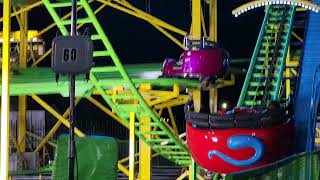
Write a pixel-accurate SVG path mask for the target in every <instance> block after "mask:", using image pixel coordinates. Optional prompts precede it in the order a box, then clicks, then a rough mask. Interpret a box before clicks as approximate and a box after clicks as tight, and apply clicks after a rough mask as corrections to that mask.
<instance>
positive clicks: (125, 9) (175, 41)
mask: <svg viewBox="0 0 320 180" xmlns="http://www.w3.org/2000/svg"><path fill="white" fill-rule="evenodd" d="M98 1H99V2H101V3H104V4H107V5H108V6H110V7H113V8H115V9H118V10H120V11H123V12H125V13H127V14H130V15H132V16H135V17H137V18H140V19H143V20H145V21H147V22H149V23H150V24H151V25H153V26H154V27H155V28H156V29H158V30H159V31H160V32H161V33H163V34H164V35H165V36H167V37H168V38H169V39H170V40H172V41H173V42H174V43H176V44H177V45H178V46H179V47H181V48H182V49H184V46H183V44H182V43H181V42H180V41H179V40H178V39H176V38H175V37H173V36H172V35H171V34H170V33H168V32H167V31H166V30H165V29H163V28H162V26H160V25H158V24H157V23H155V22H153V21H151V20H150V19H148V18H147V17H145V16H142V15H141V14H138V13H137V12H134V11H133V10H129V9H127V8H124V7H122V6H119V5H117V4H114V3H111V2H109V1H105V0H98ZM182 34H183V35H184V36H185V35H186V34H187V33H186V32H184V33H182Z"/></svg>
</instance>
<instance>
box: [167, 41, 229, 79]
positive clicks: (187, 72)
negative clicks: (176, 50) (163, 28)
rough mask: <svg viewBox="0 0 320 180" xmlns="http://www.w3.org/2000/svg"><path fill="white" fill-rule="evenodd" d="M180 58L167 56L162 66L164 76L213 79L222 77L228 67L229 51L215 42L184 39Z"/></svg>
mask: <svg viewBox="0 0 320 180" xmlns="http://www.w3.org/2000/svg"><path fill="white" fill-rule="evenodd" d="M185 47H186V50H184V52H183V54H182V55H181V56H180V59H179V60H178V61H176V60H175V59H171V58H167V59H165V61H164V63H163V66H162V75H163V76H164V77H184V78H199V79H200V80H215V79H217V78H219V77H222V76H223V75H224V74H225V72H226V70H227V68H228V64H229V62H228V58H229V53H228V52H227V51H226V50H224V49H222V48H220V47H219V46H218V44H217V43H215V42H212V41H208V40H206V39H202V40H200V41H199V40H198V41H196V40H188V39H187V40H185Z"/></svg>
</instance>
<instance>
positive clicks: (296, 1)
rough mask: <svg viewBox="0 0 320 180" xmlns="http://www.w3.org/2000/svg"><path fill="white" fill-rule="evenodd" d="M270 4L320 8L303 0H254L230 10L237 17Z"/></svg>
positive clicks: (312, 9) (316, 10) (311, 9)
mask: <svg viewBox="0 0 320 180" xmlns="http://www.w3.org/2000/svg"><path fill="white" fill-rule="evenodd" d="M272 4H283V5H292V6H300V7H303V8H306V9H309V10H310V11H313V12H316V13H318V12H319V10H320V7H319V6H318V5H316V4H314V3H312V2H310V1H305V0H255V1H252V2H249V3H247V4H244V5H242V6H240V7H238V8H236V9H234V10H233V11H232V14H233V15H234V16H235V17H238V16H239V15H240V14H242V13H244V12H247V11H249V10H251V9H255V8H257V7H261V6H267V5H272Z"/></svg>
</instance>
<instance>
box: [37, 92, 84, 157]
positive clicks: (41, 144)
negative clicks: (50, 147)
mask: <svg viewBox="0 0 320 180" xmlns="http://www.w3.org/2000/svg"><path fill="white" fill-rule="evenodd" d="M80 100H81V98H76V100H75V102H74V103H75V105H77V104H78V103H79V101H80ZM69 114H70V108H68V109H67V110H66V111H65V112H64V113H63V115H62V117H63V118H67V117H68V116H69ZM61 124H62V122H61V121H57V122H56V124H55V125H54V126H53V127H52V128H51V129H50V131H49V132H48V133H47V135H46V136H45V137H44V138H43V140H42V141H41V142H40V143H39V145H38V147H37V148H36V149H35V150H34V152H39V151H40V149H41V148H42V147H43V146H44V145H45V144H46V143H47V142H48V141H49V139H50V138H51V137H52V136H53V134H54V133H55V132H56V131H57V130H58V128H59V127H60V125H61Z"/></svg>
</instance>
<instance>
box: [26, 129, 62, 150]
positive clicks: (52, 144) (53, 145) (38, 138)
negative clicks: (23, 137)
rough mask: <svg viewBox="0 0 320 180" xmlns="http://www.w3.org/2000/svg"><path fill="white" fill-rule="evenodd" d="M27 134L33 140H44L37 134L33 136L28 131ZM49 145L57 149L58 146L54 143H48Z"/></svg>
mask: <svg viewBox="0 0 320 180" xmlns="http://www.w3.org/2000/svg"><path fill="white" fill-rule="evenodd" d="M26 134H27V135H28V136H30V137H33V138H35V139H37V140H39V141H42V140H43V138H42V137H40V136H38V135H36V134H33V133H31V132H29V131H26ZM47 143H48V144H49V145H50V146H52V147H54V148H56V147H57V145H56V144H55V143H53V142H50V141H48V142H47Z"/></svg>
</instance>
